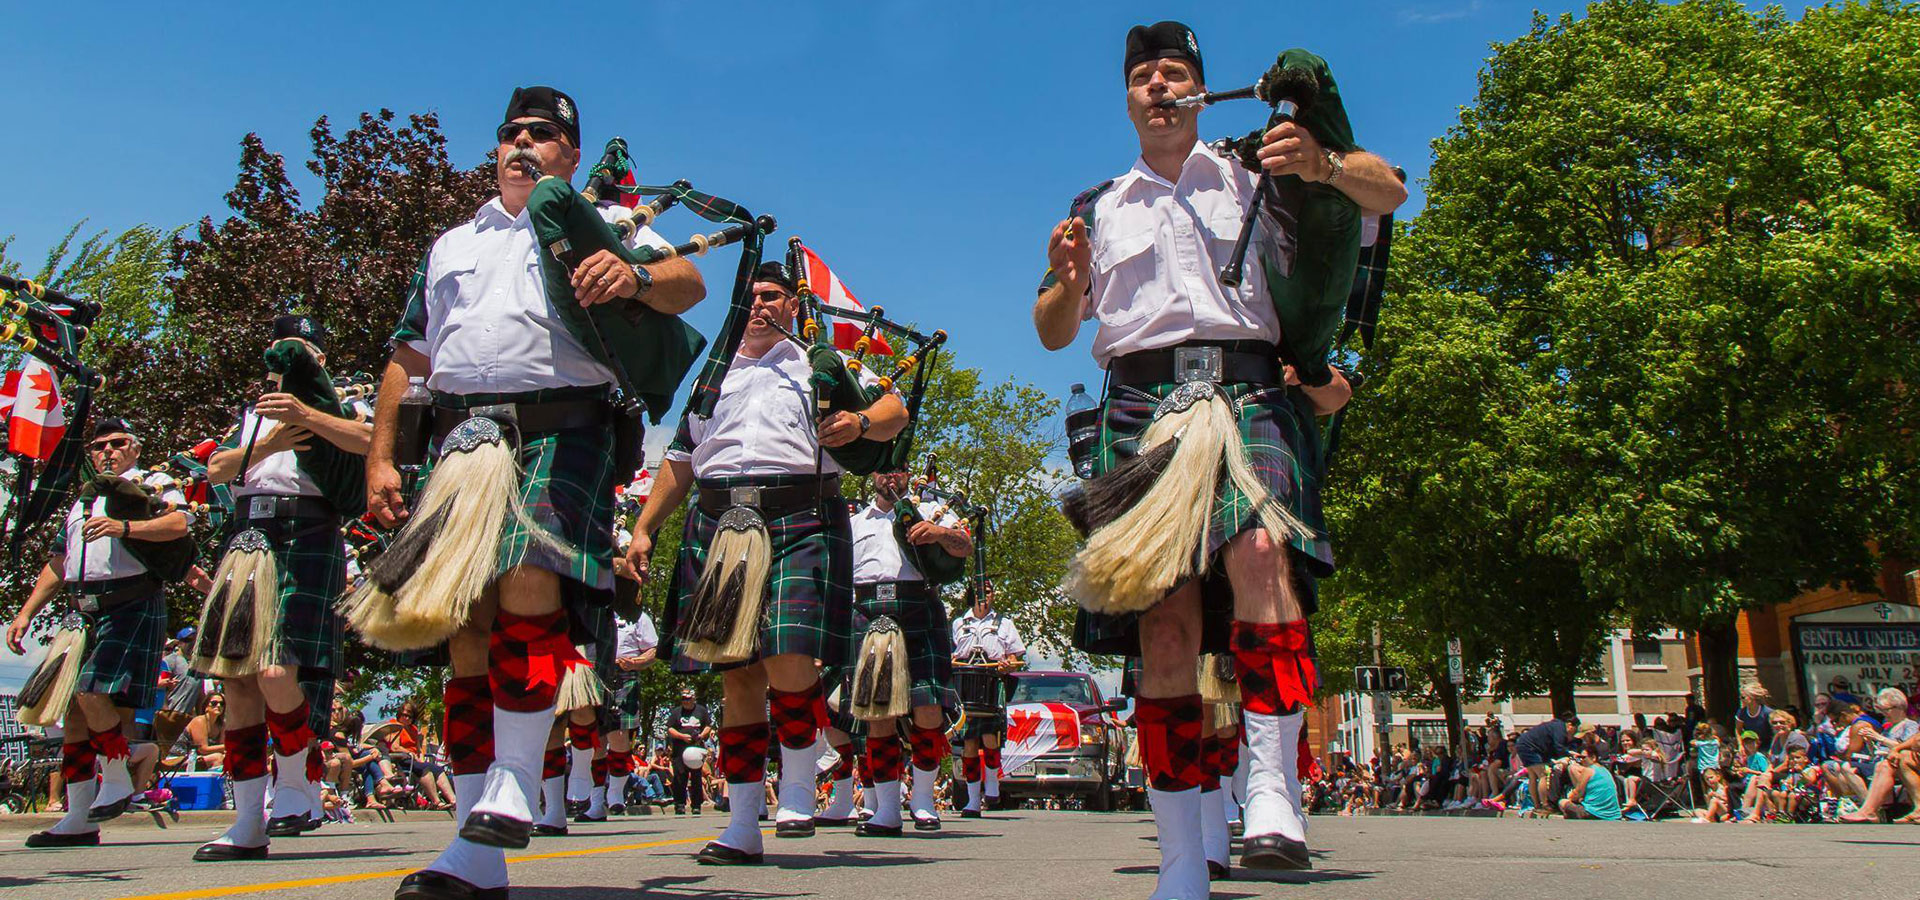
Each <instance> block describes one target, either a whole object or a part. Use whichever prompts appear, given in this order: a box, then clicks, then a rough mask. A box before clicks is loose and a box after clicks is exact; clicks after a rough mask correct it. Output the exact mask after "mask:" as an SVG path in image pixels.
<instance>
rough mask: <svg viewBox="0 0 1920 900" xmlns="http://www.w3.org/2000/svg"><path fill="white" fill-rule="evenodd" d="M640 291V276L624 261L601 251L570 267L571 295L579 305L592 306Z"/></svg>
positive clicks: (611, 252) (608, 252)
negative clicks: (576, 265) (574, 266)
mask: <svg viewBox="0 0 1920 900" xmlns="http://www.w3.org/2000/svg"><path fill="white" fill-rule="evenodd" d="M639 292H640V278H639V276H637V275H635V274H633V269H632V267H630V266H628V265H627V261H626V260H624V259H621V258H620V257H618V256H615V255H614V254H613V251H611V250H602V251H600V252H599V253H595V254H594V255H592V256H589V257H587V259H586V261H585V262H583V263H581V264H580V265H579V266H578V267H576V268H575V269H574V270H573V295H574V296H575V297H577V298H579V300H580V305H581V306H592V305H594V304H596V303H605V302H607V301H608V300H615V299H619V298H621V297H632V296H634V295H635V294H637V293H639Z"/></svg>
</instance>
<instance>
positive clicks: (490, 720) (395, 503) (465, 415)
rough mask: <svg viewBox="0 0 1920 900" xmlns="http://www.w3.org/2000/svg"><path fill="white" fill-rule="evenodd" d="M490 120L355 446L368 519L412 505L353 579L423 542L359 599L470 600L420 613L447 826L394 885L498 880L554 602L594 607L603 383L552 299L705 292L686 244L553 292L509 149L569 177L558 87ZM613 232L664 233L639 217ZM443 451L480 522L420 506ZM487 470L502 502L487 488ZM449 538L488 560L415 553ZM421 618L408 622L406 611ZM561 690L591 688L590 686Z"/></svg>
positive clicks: (496, 885) (534, 722)
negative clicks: (447, 766) (472, 179)
mask: <svg viewBox="0 0 1920 900" xmlns="http://www.w3.org/2000/svg"><path fill="white" fill-rule="evenodd" d="M496 136H497V137H498V143H499V147H498V160H497V164H496V170H495V176H496V178H497V179H498V182H499V189H500V193H499V195H498V196H496V197H494V198H493V199H491V200H489V201H487V203H486V204H485V205H483V206H482V207H481V208H480V209H479V210H477V211H476V212H475V213H474V216H473V218H472V219H471V220H470V221H467V222H462V223H461V224H459V225H458V226H456V227H454V228H453V229H452V230H450V231H448V232H447V233H446V234H444V235H441V236H440V238H439V239H437V240H436V241H435V242H434V244H433V247H432V249H431V250H429V252H428V254H427V257H426V259H424V260H423V261H422V263H421V268H420V271H419V273H418V274H417V275H416V277H415V279H414V287H413V289H412V292H411V296H410V297H409V300H408V303H407V310H406V313H405V315H404V316H403V318H402V320H401V322H400V325H399V327H398V329H397V330H396V331H395V333H394V335H393V355H392V358H391V360H390V361H389V362H388V365H387V368H386V371H385V373H384V376H383V378H382V381H381V389H380V391H379V395H378V396H379V407H378V410H377V413H376V415H375V418H374V438H373V443H372V447H371V450H370V451H369V453H368V456H367V505H368V507H369V509H370V511H371V512H373V514H374V515H375V516H376V517H378V518H379V519H380V521H381V522H382V523H383V524H387V525H392V524H395V523H398V522H400V521H402V520H404V519H408V518H409V514H410V513H414V514H415V521H409V522H408V523H407V524H408V527H406V528H403V529H402V530H401V532H400V533H399V534H398V535H396V538H395V540H394V543H393V545H392V547H390V548H389V549H388V550H387V551H386V552H385V553H384V554H383V555H382V556H381V557H380V558H379V559H376V560H375V561H374V563H373V564H372V565H371V566H370V567H369V573H368V578H367V579H366V582H367V584H363V586H362V590H363V591H364V590H368V588H369V586H370V585H371V586H375V587H379V582H380V579H381V577H382V573H381V571H380V569H381V563H382V562H387V561H389V560H393V559H394V555H395V554H400V553H402V551H403V550H407V549H408V547H407V545H408V542H409V540H410V532H412V534H411V539H414V540H417V541H421V542H424V543H425V544H426V546H425V548H424V550H423V551H419V552H422V553H423V554H424V556H423V557H422V562H421V564H420V566H419V567H418V568H419V569H420V571H419V572H418V573H416V574H411V575H410V576H409V579H408V581H407V582H406V583H405V586H404V587H396V588H395V590H396V591H397V592H396V593H394V594H393V595H392V597H393V599H392V600H391V602H390V603H388V604H387V606H386V607H379V606H375V605H373V604H371V603H368V604H366V606H368V607H369V608H372V609H375V610H377V611H379V612H381V613H382V614H383V615H384V614H386V613H388V612H391V613H392V618H393V619H394V621H395V622H399V621H401V620H400V619H399V612H400V611H402V610H403V608H404V607H406V606H407V605H408V603H409V602H411V601H408V600H407V599H406V592H407V591H417V592H418V593H420V595H421V596H420V598H419V599H420V604H421V605H422V608H424V607H426V606H430V605H431V604H433V603H434V602H436V601H438V600H440V599H441V597H442V596H445V597H447V598H455V597H471V598H472V599H471V600H470V603H471V605H470V606H463V607H459V608H457V609H454V610H452V611H450V612H449V613H446V614H444V615H441V616H440V618H438V619H434V620H431V621H432V623H433V624H436V625H438V624H439V623H441V622H443V621H446V620H451V621H452V622H453V623H454V632H453V634H452V636H451V638H441V639H442V640H446V641H447V644H448V649H449V651H450V656H451V659H452V664H453V677H452V678H451V679H450V680H449V681H448V683H447V687H446V709H447V744H448V754H449V757H450V760H451V763H452V769H453V772H454V774H455V782H456V793H457V795H458V803H459V808H458V809H457V811H456V821H457V824H458V826H459V835H458V837H456V838H455V839H454V841H453V843H452V844H451V845H450V846H449V847H448V848H447V849H446V850H445V851H444V852H443V853H441V855H440V856H439V858H437V859H435V860H434V861H433V862H432V863H431V864H429V865H428V866H427V868H426V869H423V870H421V871H419V872H415V873H413V874H412V875H409V876H407V878H406V879H405V880H403V881H402V882H401V885H400V888H399V890H398V891H396V892H395V894H394V896H395V898H396V900H451V898H463V900H464V898H502V897H505V896H506V895H507V887H506V885H507V871H506V864H505V858H504V855H503V854H502V850H503V849H504V848H509V847H524V846H526V845H527V842H528V839H529V837H530V836H531V834H532V830H533V817H534V810H537V809H538V808H539V803H540V799H541V791H540V773H541V770H542V761H543V760H542V750H543V748H544V747H545V745H546V743H547V738H548V735H549V733H550V732H551V730H552V728H553V724H554V719H555V715H556V711H557V709H558V708H559V707H561V706H562V705H563V703H564V702H565V699H564V698H563V694H566V695H567V696H572V691H573V689H574V687H575V686H577V685H578V684H579V682H577V681H576V677H577V675H578V674H579V673H580V672H581V670H583V669H585V670H587V672H588V673H589V674H590V668H591V667H590V666H588V665H587V664H586V661H585V660H584V659H582V658H581V656H580V654H579V651H578V650H577V649H576V648H575V645H574V641H573V639H572V637H571V634H570V629H569V619H568V616H569V612H570V611H571V610H576V609H583V608H585V607H588V606H591V605H593V604H598V603H601V602H602V601H601V597H602V596H603V595H605V594H606V593H607V592H610V591H611V588H612V557H613V481H614V477H615V465H614V458H613V456H614V453H613V449H614V421H613V416H614V415H615V412H614V411H613V409H612V408H611V405H610V403H609V396H610V385H611V384H612V383H613V382H614V381H615V373H614V371H613V370H612V369H610V368H609V367H608V365H607V363H606V362H604V361H603V360H602V359H601V357H600V355H599V353H597V352H596V351H595V350H593V349H591V346H590V344H589V343H588V342H587V341H586V340H585V339H584V338H583V337H582V336H581V335H580V334H578V333H576V331H575V326H574V325H573V324H572V320H570V319H565V318H563V317H562V316H561V314H560V312H559V310H558V308H557V306H556V303H565V302H578V303H580V304H581V305H583V306H590V305H594V304H601V303H640V304H644V305H646V306H648V307H651V308H653V309H655V310H658V311H661V312H666V313H676V314H677V313H679V312H683V311H685V310H686V309H688V308H689V307H691V306H692V305H693V304H694V303H696V302H698V301H699V300H700V299H701V298H702V297H703V296H704V295H705V288H704V286H703V284H702V282H701V279H700V274H699V271H698V270H697V269H695V268H694V267H693V265H692V264H691V263H689V262H687V261H686V260H683V259H670V260H665V261H662V262H659V263H654V264H649V265H647V266H630V265H628V264H627V263H626V262H624V261H623V260H621V259H620V258H619V257H618V256H616V255H615V254H613V253H611V252H599V253H595V254H593V255H592V256H590V257H588V258H587V259H585V260H583V261H582V262H581V263H580V264H579V265H578V266H577V267H576V268H574V270H573V273H572V283H571V285H570V287H571V293H572V295H573V297H572V300H571V301H570V300H569V299H568V298H567V297H566V294H567V293H568V291H567V290H566V288H567V287H569V286H567V285H548V284H546V283H545V276H543V274H542V267H541V266H540V265H539V264H537V263H538V261H539V260H540V259H541V257H540V256H539V254H540V253H542V252H543V248H541V247H540V246H538V244H537V242H536V240H535V237H534V234H533V230H532V226H531V220H530V218H529V217H528V215H527V212H526V204H527V200H528V198H529V196H530V195H531V194H532V192H533V188H534V184H535V180H536V179H535V177H534V175H533V173H531V172H529V171H528V170H527V164H531V165H532V166H533V167H534V168H535V169H536V170H537V171H538V172H539V173H544V175H546V176H553V177H559V178H571V176H572V175H573V172H574V170H575V168H576V167H577V166H578V165H579V163H580V122H579V118H578V112H577V109H576V107H575V104H574V102H573V98H571V97H569V96H567V95H566V94H565V93H562V92H560V91H558V90H555V89H553V88H549V87H531V88H521V89H517V90H515V91H514V94H513V97H512V99H511V100H510V101H509V102H508V105H507V111H506V115H505V117H504V121H503V122H502V124H501V125H500V127H499V129H498V131H497V135H496ZM600 212H601V214H602V216H603V217H604V218H607V219H609V220H612V219H613V218H614V217H615V216H616V213H615V211H614V210H613V209H609V208H607V207H606V206H603V207H602V208H601V209H600ZM632 240H633V241H634V242H636V244H637V243H638V242H645V243H648V244H652V245H656V246H661V247H664V246H665V242H664V241H662V240H660V238H659V237H658V235H656V234H654V233H653V232H652V230H651V229H647V228H640V229H638V230H637V232H636V233H635V235H634V237H633V238H632ZM556 298H559V299H557V300H556ZM410 376H414V377H425V379H426V385H427V387H428V388H429V389H431V390H432V391H433V396H434V406H435V408H434V411H433V412H434V415H433V422H434V428H435V431H436V432H438V434H437V436H438V437H439V439H440V440H439V443H440V445H441V446H440V449H441V456H440V458H439V459H438V460H437V461H436V462H435V468H434V471H433V473H432V474H430V475H429V476H428V479H427V483H426V488H425V490H424V491H423V492H422V494H421V496H420V498H419V501H418V505H419V506H420V509H419V510H409V509H408V506H407V504H406V503H404V502H403V500H402V497H401V480H400V473H399V471H398V469H397V468H396V464H395V457H394V454H395V449H396V438H397V437H398V424H399V423H398V419H399V415H400V399H401V397H402V395H403V394H404V393H405V391H406V388H407V384H408V378H409V377H410ZM509 430H511V431H513V432H517V434H515V435H508V434H506V432H508V431H509ZM503 442H504V443H505V444H506V446H507V448H508V452H509V457H510V458H509V459H508V460H507V463H506V464H505V465H504V466H503V465H501V464H499V462H498V461H497V460H495V459H493V458H492V456H491V455H489V454H497V453H498V451H497V450H490V449H489V447H493V446H497V445H500V444H502V443H503ZM462 457H472V458H473V459H472V460H467V461H463V460H462V459H461V458H462ZM456 463H459V464H460V469H461V470H478V471H480V472H481V473H482V474H484V475H485V477H483V478H471V479H465V480H454V478H453V476H451V475H449V476H448V479H447V481H446V482H445V483H443V484H441V485H439V486H438V487H439V489H440V493H439V496H441V497H459V498H468V497H484V498H485V499H487V500H488V501H489V503H491V504H493V505H491V506H490V507H489V508H491V509H495V510H502V511H501V512H500V515H499V517H498V518H494V517H493V516H491V515H489V516H488V517H487V518H486V521H474V522H458V521H454V519H453V516H452V514H451V513H445V514H443V516H442V517H441V521H433V520H431V517H430V516H429V515H428V514H427V511H428V510H429V508H430V507H432V506H433V504H434V502H435V501H436V499H437V497H436V484H435V478H436V477H438V476H439V475H441V474H444V473H447V472H449V471H451V470H452V469H453V467H454V466H455V464H456ZM481 463H484V466H483V465H481ZM500 482H505V484H504V491H505V494H506V497H507V499H506V500H505V501H504V503H501V502H500V501H498V500H497V499H496V498H497V496H498V495H499V494H500V493H501V488H502V487H503V485H502V484H501V483H500ZM443 509H444V507H443ZM501 523H505V527H504V528H501ZM494 529H499V531H498V532H497V533H496V532H495V531H494ZM478 538H485V540H478ZM468 541H471V542H472V543H473V544H474V545H478V546H486V547H490V548H494V555H495V558H494V559H488V560H468V561H467V562H466V564H465V565H451V564H449V563H447V562H444V561H443V562H439V563H438V564H435V561H436V560H440V559H442V557H441V556H439V555H438V554H440V553H441V552H442V551H446V552H447V553H448V554H453V553H456V552H458V551H460V550H462V549H463V548H462V547H461V546H460V545H461V544H462V543H463V542H468ZM404 558H405V557H402V559H403V560H404ZM476 571H477V572H479V573H482V574H481V576H480V577H482V578H485V577H486V575H488V574H491V573H498V574H497V576H495V577H492V578H490V579H488V580H486V581H485V583H484V584H482V585H479V587H481V588H484V590H482V591H479V592H478V593H477V596H476V595H475V593H474V592H472V591H471V589H472V588H473V587H474V585H472V584H470V583H469V579H470V578H471V577H472V576H473V574H474V573H475V572H476ZM422 578H425V579H429V581H427V582H424V583H423V582H421V579H422ZM381 590H385V588H384V587H381ZM456 592H457V593H456ZM356 596H358V595H356ZM448 602H451V600H449V601H448ZM436 612H440V611H438V610H436ZM351 614H352V613H350V615H351ZM367 621H368V622H369V624H368V625H362V624H361V620H360V619H355V620H354V622H355V626H356V627H358V628H360V629H361V630H362V632H363V633H367V632H368V631H369V630H370V629H371V630H374V631H376V632H379V631H381V629H382V628H384V627H386V626H388V625H392V624H393V622H389V621H387V620H386V619H383V618H380V617H379V616H369V618H368V620H367ZM421 621H428V620H427V619H426V618H425V616H424V614H423V615H422V617H421ZM395 627H397V626H395ZM382 633H385V632H382ZM438 633H439V631H438V630H437V629H436V630H434V631H433V632H431V634H434V635H437V634H438ZM415 637H418V635H416V636H415ZM378 642H379V641H378V640H376V643H378ZM389 643H392V644H399V643H402V641H400V640H398V639H393V640H390V641H389ZM563 688H566V689H567V690H566V691H563ZM580 696H581V697H582V698H583V699H591V696H592V692H591V691H590V690H588V691H583V692H582V693H581V695H580ZM481 773H484V775H482V774H481Z"/></svg>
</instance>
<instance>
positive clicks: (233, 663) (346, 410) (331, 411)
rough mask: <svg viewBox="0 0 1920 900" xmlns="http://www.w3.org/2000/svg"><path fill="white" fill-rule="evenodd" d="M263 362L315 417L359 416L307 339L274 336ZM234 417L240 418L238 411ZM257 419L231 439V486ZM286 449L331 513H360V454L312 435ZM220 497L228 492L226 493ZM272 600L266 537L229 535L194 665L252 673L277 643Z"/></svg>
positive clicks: (244, 467)
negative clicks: (235, 450) (235, 460)
mask: <svg viewBox="0 0 1920 900" xmlns="http://www.w3.org/2000/svg"><path fill="white" fill-rule="evenodd" d="M265 362H266V367H267V380H268V381H269V382H270V383H271V386H272V387H274V388H275V389H277V390H279V391H281V392H284V393H287V394H290V395H292V396H293V397H294V399H296V400H299V401H300V402H301V403H304V404H306V405H308V406H310V407H312V408H313V410H314V411H315V412H317V413H319V414H320V415H323V416H332V417H334V418H338V419H349V420H353V419H357V418H358V417H359V414H358V413H357V412H356V411H355V410H354V408H353V407H352V406H351V405H350V402H349V398H347V397H346V396H343V391H342V389H341V388H340V387H338V386H337V385H336V383H335V380H334V378H333V377H332V376H331V375H329V374H327V370H326V367H325V366H322V365H321V364H320V359H319V357H318V356H316V355H315V353H314V350H313V345H312V344H309V343H307V342H306V341H304V340H301V339H300V338H297V337H288V338H282V339H280V340H277V341H274V342H273V343H272V344H270V345H268V346H267V350H266V353H265ZM240 418H241V421H242V423H244V422H245V421H246V416H245V415H244V411H243V414H242V415H241V417H240ZM256 423H257V424H256V427H255V429H254V431H253V433H248V434H238V435H236V437H235V440H237V442H238V443H237V444H236V446H238V447H239V448H240V450H241V457H240V474H239V476H238V478H236V479H235V483H236V484H239V483H244V482H245V481H246V479H247V472H248V470H249V469H250V468H251V467H252V463H253V448H254V444H255V442H257V441H258V440H259V439H260V434H259V431H260V429H263V428H265V427H267V426H266V422H265V420H264V419H258V420H256ZM293 455H294V459H296V460H298V461H299V464H300V470H301V471H303V472H305V473H306V474H307V477H309V478H311V479H313V482H314V485H315V486H316V487H318V488H319V489H320V494H321V496H322V497H323V498H324V499H325V500H326V501H327V503H328V504H329V505H330V506H332V507H333V510H334V512H335V513H336V514H338V515H339V516H341V517H342V518H347V519H351V518H354V517H356V516H359V515H360V514H361V513H363V512H365V511H366V508H367V495H366V478H367V469H366V459H365V458H364V457H362V456H360V455H359V454H357V453H352V452H349V451H347V450H343V449H341V448H340V447H337V446H335V445H334V444H333V442H331V441H327V440H324V439H322V438H320V437H319V436H317V435H316V436H314V437H312V438H310V439H308V440H307V442H306V446H305V447H304V448H296V449H295V450H294V451H293ZM227 496H228V497H229V498H231V497H232V494H231V492H229V493H228V494H227ZM227 521H228V522H239V521H244V520H243V519H239V518H233V519H229V520H227ZM223 525H224V523H223ZM279 602H280V569H279V564H278V563H277V562H276V561H275V560H274V556H273V537H272V536H271V535H269V534H267V532H265V531H263V530H261V529H259V528H247V529H245V530H243V531H240V532H238V533H236V534H234V535H232V536H231V537H230V538H228V539H227V541H226V542H225V547H224V548H223V550H222V552H221V554H220V564H219V566H218V567H216V568H215V569H214V571H213V588H212V589H211V590H209V591H207V596H206V600H205V601H204V602H203V603H202V604H201V607H200V631H199V635H198V637H197V639H196V640H195V641H194V645H193V655H192V659H193V663H194V667H195V669H196V670H197V671H201V672H206V673H208V674H211V675H218V676H220V677H222V678H239V677H244V676H247V675H252V674H254V673H256V672H259V671H260V670H261V669H262V668H264V667H265V666H266V665H267V664H268V663H269V662H271V657H272V650H273V647H274V646H275V644H277V643H278V641H279V635H278V633H277V630H276V629H277V625H278V621H279V618H280V615H279Z"/></svg>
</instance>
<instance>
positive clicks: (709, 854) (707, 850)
mask: <svg viewBox="0 0 1920 900" xmlns="http://www.w3.org/2000/svg"><path fill="white" fill-rule="evenodd" d="M693 861H694V862H697V863H699V864H701V865H703V866H757V865H759V864H761V863H762V862H765V861H766V854H764V853H748V852H746V851H744V850H735V849H733V848H732V847H729V846H727V845H725V844H722V843H719V842H718V841H715V842H713V843H710V844H708V845H706V846H705V847H702V848H700V852H699V853H698V854H696V855H695V856H694V857H693Z"/></svg>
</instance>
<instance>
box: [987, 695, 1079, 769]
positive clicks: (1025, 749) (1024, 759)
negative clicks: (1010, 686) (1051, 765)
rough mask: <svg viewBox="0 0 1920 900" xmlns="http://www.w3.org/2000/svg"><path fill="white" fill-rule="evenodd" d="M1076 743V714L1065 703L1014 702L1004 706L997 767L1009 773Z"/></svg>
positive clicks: (1077, 724)
mask: <svg viewBox="0 0 1920 900" xmlns="http://www.w3.org/2000/svg"><path fill="white" fill-rule="evenodd" d="M1079 746H1080V714H1079V713H1078V712H1075V711H1074V709H1073V707H1071V706H1068V705H1066V704H1065V703H1015V704H1011V705H1009V706H1008V707H1007V745H1006V747H1005V749H1003V750H1001V751H1000V771H1001V773H1002V774H1006V775H1011V774H1013V773H1014V772H1016V771H1018V770H1019V769H1020V768H1021V767H1022V766H1025V765H1026V764H1028V763H1030V762H1033V761H1034V760H1036V759H1039V758H1040V756H1041V754H1044V753H1052V752H1053V751H1055V750H1072V749H1074V748H1077V747H1079Z"/></svg>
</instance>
